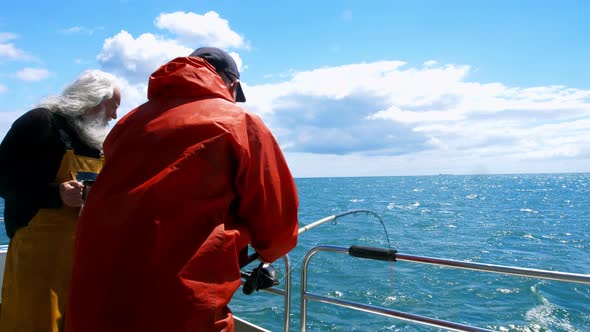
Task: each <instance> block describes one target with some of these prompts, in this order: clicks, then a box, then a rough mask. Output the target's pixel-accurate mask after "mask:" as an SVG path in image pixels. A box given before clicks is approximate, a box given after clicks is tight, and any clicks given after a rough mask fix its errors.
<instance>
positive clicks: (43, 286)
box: [0, 70, 121, 332]
mask: <svg viewBox="0 0 590 332" xmlns="http://www.w3.org/2000/svg"><path fill="white" fill-rule="evenodd" d="M120 102H121V94H120V90H119V87H118V84H117V81H116V78H115V77H114V76H113V75H111V74H108V73H105V72H102V71H98V70H91V71H86V72H85V73H83V74H82V75H81V76H80V77H78V79H76V81H74V82H73V83H72V84H70V85H69V86H68V87H66V88H65V89H64V91H63V92H62V93H61V94H60V95H58V96H54V97H50V98H48V99H46V100H45V101H44V102H43V103H41V104H40V105H39V106H38V107H36V108H35V109H33V110H31V111H29V112H27V113H25V114H24V115H22V116H21V117H20V118H19V119H17V120H16V121H15V122H14V123H13V125H12V127H11V129H10V130H9V131H8V133H7V134H6V136H5V137H4V140H3V141H2V144H1V145H0V197H2V198H4V206H5V207H4V222H5V227H6V234H7V235H8V237H9V238H10V245H9V248H8V253H7V257H6V267H5V271H4V283H3V285H2V303H1V305H2V306H1V310H0V331H3V332H12V331H19V332H21V331H24V332H26V331H52V332H57V331H62V330H63V329H64V327H63V321H64V314H65V312H64V310H65V308H66V303H65V302H66V300H67V298H68V289H69V281H70V273H71V264H72V253H73V245H74V235H75V227H76V222H77V220H78V215H79V212H80V207H81V206H82V204H83V199H82V196H83V188H84V186H83V184H82V181H84V180H94V179H95V178H96V176H97V175H98V173H99V172H100V170H101V169H102V167H103V164H104V158H103V156H102V143H103V141H104V139H105V137H106V135H107V134H108V132H109V129H110V128H109V126H108V123H109V121H110V120H111V119H116V118H117V108H118V107H119V104H120Z"/></svg>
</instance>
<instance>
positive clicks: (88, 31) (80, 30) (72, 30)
mask: <svg viewBox="0 0 590 332" xmlns="http://www.w3.org/2000/svg"><path fill="white" fill-rule="evenodd" d="M103 29H104V28H103V27H95V28H88V27H85V26H78V25H76V26H73V27H69V28H66V29H62V30H60V32H61V33H63V34H66V35H74V34H84V35H89V36H91V35H93V34H94V32H95V31H97V30H103Z"/></svg>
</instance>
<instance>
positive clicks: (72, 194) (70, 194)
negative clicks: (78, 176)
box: [59, 180, 84, 207]
mask: <svg viewBox="0 0 590 332" xmlns="http://www.w3.org/2000/svg"><path fill="white" fill-rule="evenodd" d="M82 190H84V185H83V184H82V183H80V182H78V181H76V180H70V181H66V182H62V183H60V184H59V197H61V201H62V202H63V203H64V204H65V205H67V206H69V207H80V206H82Z"/></svg>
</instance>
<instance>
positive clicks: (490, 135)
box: [245, 61, 590, 176]
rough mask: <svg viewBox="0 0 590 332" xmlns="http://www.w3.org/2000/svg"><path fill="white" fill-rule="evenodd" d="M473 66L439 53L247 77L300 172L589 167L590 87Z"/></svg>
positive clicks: (251, 103)
mask: <svg viewBox="0 0 590 332" xmlns="http://www.w3.org/2000/svg"><path fill="white" fill-rule="evenodd" d="M469 72H470V67H468V66H455V65H439V64H437V63H436V62H435V61H429V62H428V63H427V64H425V66H422V67H417V68H414V67H406V66H405V65H404V63H403V62H399V61H381V62H375V63H362V64H352V65H346V66H339V67H326V68H320V69H316V70H311V71H305V72H298V73H294V74H293V75H292V76H291V77H290V78H289V79H287V80H284V81H282V82H279V83H276V84H265V85H258V86H248V85H245V92H246V95H247V96H248V103H247V104H246V106H247V108H248V109H250V110H251V111H254V112H256V113H258V114H260V115H261V116H262V117H263V119H264V120H265V121H266V122H267V123H268V124H269V127H271V129H272V130H273V132H274V133H275V136H276V137H277V140H278V141H279V143H280V144H281V146H282V147H283V148H284V149H285V151H286V152H287V154H288V155H290V156H296V157H294V159H295V161H294V165H298V166H296V168H295V171H296V172H297V174H300V175H299V176H308V175H309V174H306V172H307V171H308V170H309V167H310V166H309V165H312V164H315V165H318V164H319V163H323V162H325V163H327V164H330V165H332V166H330V167H334V173H332V175H338V174H339V175H355V174H356V175H359V172H362V173H365V172H364V171H365V170H370V172H368V173H367V174H365V175H371V174H373V175H378V174H382V175H386V174H400V173H398V172H402V171H401V169H399V168H400V166H398V163H402V165H404V166H403V167H402V168H403V169H404V171H403V172H402V173H401V174H409V173H411V174H433V173H435V174H436V173H471V172H482V171H486V172H487V171H489V172H510V171H511V170H512V171H580V170H584V169H585V170H588V168H584V167H586V166H588V165H590V163H589V160H590V148H587V147H588V146H590V90H582V89H573V88H567V87H564V86H544V87H529V88H520V87H509V86H506V85H503V84H500V83H478V82H470V81H468V79H467V78H468V75H469ZM313 158H315V159H316V162H315V163H311V164H305V165H308V166H305V165H304V163H303V162H301V161H300V160H308V161H309V160H312V159H313ZM320 161H321V162H320ZM540 161H542V162H540ZM341 163H344V164H345V165H346V166H343V165H342V164H341ZM373 163H375V164H374V165H373ZM417 163H419V164H420V166H419V167H417V166H416V165H417ZM368 164H371V165H373V166H368ZM338 165H340V166H338ZM565 165H567V166H565ZM330 167H327V166H326V165H322V166H317V167H315V168H314V167H312V168H314V171H312V173H313V172H316V173H318V172H319V173H323V170H325V169H329V170H332V168H330ZM375 167H377V168H379V169H380V171H376V170H375V169H374V168H375ZM336 170H338V171H336ZM324 175H326V176H327V175H328V174H324ZM316 176H317V174H316Z"/></svg>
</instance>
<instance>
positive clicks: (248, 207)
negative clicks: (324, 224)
mask: <svg viewBox="0 0 590 332" xmlns="http://www.w3.org/2000/svg"><path fill="white" fill-rule="evenodd" d="M246 122H247V124H246V127H247V129H246V130H247V143H246V144H244V145H245V151H244V153H243V155H242V158H241V160H240V166H239V170H238V177H237V183H236V188H237V191H238V196H239V209H238V217H239V219H240V220H241V221H243V222H245V224H246V225H247V228H248V230H249V232H250V236H251V245H252V247H253V248H254V249H255V250H256V252H258V253H259V254H260V256H261V257H262V259H263V260H264V261H266V262H273V261H275V260H276V259H278V258H280V257H282V256H284V255H285V254H287V253H288V252H289V251H290V250H291V249H293V247H295V245H296V244H297V232H298V225H299V224H298V220H297V212H298V206H299V198H298V195H297V188H296V186H295V181H294V180H293V176H292V175H291V172H290V170H289V167H288V166H287V162H286V161H285V158H284V156H283V154H282V152H281V149H280V147H279V145H278V143H277V142H276V140H275V139H274V137H273V136H272V134H271V132H270V131H269V130H268V128H267V127H266V126H265V125H264V124H263V123H262V120H260V118H258V117H257V116H255V115H247V116H246Z"/></svg>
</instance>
